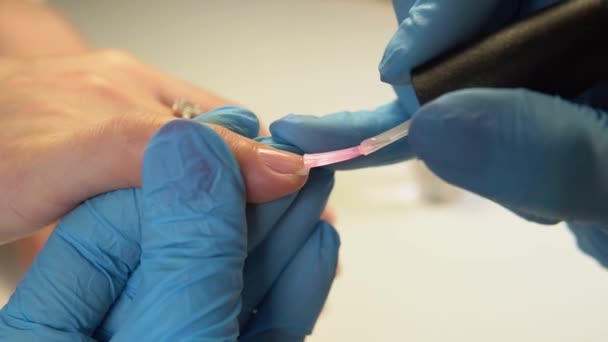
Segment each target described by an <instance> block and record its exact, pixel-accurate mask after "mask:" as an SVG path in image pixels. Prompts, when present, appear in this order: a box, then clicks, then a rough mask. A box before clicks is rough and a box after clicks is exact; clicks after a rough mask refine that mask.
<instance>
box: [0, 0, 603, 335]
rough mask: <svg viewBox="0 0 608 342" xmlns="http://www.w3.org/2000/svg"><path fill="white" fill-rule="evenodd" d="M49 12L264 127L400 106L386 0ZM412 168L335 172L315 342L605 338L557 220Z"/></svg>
mask: <svg viewBox="0 0 608 342" xmlns="http://www.w3.org/2000/svg"><path fill="white" fill-rule="evenodd" d="M52 3H54V4H56V5H57V6H58V7H59V8H61V9H62V10H63V11H64V12H65V13H66V15H67V16H68V17H70V18H72V19H73V20H74V22H75V23H76V24H77V25H78V27H79V28H80V29H81V30H82V32H83V33H84V34H85V36H87V37H88V38H89V39H90V41H91V42H93V44H94V45H96V46H98V47H115V48H120V49H124V50H127V51H130V52H131V53H133V54H135V55H136V56H138V57H139V58H141V59H142V60H144V61H146V62H147V63H150V64H153V65H156V66H157V67H159V68H162V69H163V70H165V71H167V72H168V73H170V74H172V75H175V76H177V77H180V78H183V79H187V80H189V81H191V82H194V83H196V84H198V85H201V86H205V87H207V88H209V89H212V90H214V91H217V92H219V93H221V94H223V95H225V96H227V97H229V98H233V99H235V100H237V101H239V102H240V103H243V104H245V105H247V106H248V107H249V108H251V109H253V110H254V111H255V112H257V113H258V115H259V116H260V117H261V118H262V119H263V120H265V121H266V122H270V121H272V120H273V119H275V118H278V117H280V116H282V115H284V114H287V113H290V112H297V113H307V114H324V113H329V112H332V111H338V110H344V109H360V108H369V107H373V106H375V105H378V104H381V103H384V102H386V101H389V100H391V99H392V98H393V94H392V91H391V90H390V88H388V87H387V86H385V85H382V84H381V83H380V82H379V81H378V73H377V64H378V62H379V60H380V57H381V54H382V51H383V47H384V45H385V43H386V41H387V40H388V38H389V37H390V35H391V34H392V32H393V30H394V29H395V25H396V24H395V20H394V17H393V14H392V10H391V8H390V3H389V2H388V1H380V0H378V1H372V0H367V1H366V0H359V1H347V0H342V1H339V0H325V1H323V0H308V1H296V0H283V1H279V0H277V1H270V0H266V1H255V0H252V1H236V0H214V1H202V0H199V1H196V0H188V1H172V2H169V1H161V0H149V1H120V0H111V1H109V0H106V1H93V0H88V1H84V0H56V1H52ZM411 167H412V166H411V164H407V165H404V164H402V165H397V166H391V167H385V168H379V169H373V170H363V171H355V172H347V173H341V174H339V176H338V181H337V185H336V188H335V191H334V194H333V203H334V206H335V209H336V212H337V215H338V222H337V225H338V227H339V229H340V232H341V237H342V250H341V262H342V273H341V275H340V277H339V278H338V279H337V280H336V282H335V285H334V287H333V289H332V293H331V296H330V299H329V302H328V304H327V307H326V309H325V312H324V313H323V316H322V318H321V319H320V321H319V323H318V325H317V327H316V331H315V333H314V335H313V336H312V337H311V338H310V339H309V340H310V341H424V342H435V341H437V342H438V341H442V342H443V341H467V342H474V341H480V342H481V341H484V342H485V341H496V342H498V341H509V342H511V341H535V342H536V341H552V342H560V341H564V342H565V341H568V342H570V341H578V342H582V341H606V340H608V325H607V324H606V317H608V273H606V272H605V271H604V270H603V269H601V268H600V267H599V266H597V265H596V263H595V262H593V261H592V260H591V259H589V258H587V257H586V256H584V255H582V254H581V253H580V252H579V251H578V250H577V248H576V246H575V242H574V239H573V237H572V236H571V235H570V234H569V232H568V231H567V230H566V229H565V228H564V227H563V226H553V227H543V226H538V225H534V224H530V223H527V222H525V221H523V220H521V219H519V218H517V217H515V216H513V215H511V214H510V213H509V212H507V211H505V210H503V209H501V208H500V207H498V206H496V205H494V204H492V203H489V202H487V201H483V200H481V199H478V198H476V197H474V196H471V195H464V196H462V197H461V199H460V200H458V201H455V202H452V203H451V204H445V205H435V206H430V205H426V204H424V203H421V202H420V201H416V200H413V199H412V198H413V197H414V198H415V196H412V189H413V188H415V184H414V180H413V179H414V177H413V176H412V171H411ZM3 253H4V254H7V253H8V252H7V251H6V248H5V250H4V251H3ZM4 260H5V261H6V260H7V257H6V256H5V257H4ZM5 264H6V262H5ZM0 266H2V267H3V269H2V271H3V273H4V274H5V275H6V273H7V271H6V269H7V267H8V266H6V265H4V264H0ZM4 279H7V278H6V277H5V278H4ZM5 283H6V282H5ZM8 283H9V284H8V285H5V287H6V288H7V291H8V290H10V287H11V285H10V282H8ZM1 288H2V286H0V289H1ZM0 291H1V290H0ZM5 292H6V291H5ZM3 298H5V296H4V297H3ZM3 298H2V297H0V302H2V301H4V299H3Z"/></svg>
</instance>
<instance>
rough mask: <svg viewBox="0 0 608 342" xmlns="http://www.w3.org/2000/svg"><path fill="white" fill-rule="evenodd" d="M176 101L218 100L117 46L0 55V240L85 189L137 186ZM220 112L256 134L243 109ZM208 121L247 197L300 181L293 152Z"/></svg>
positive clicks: (28, 228)
mask: <svg viewBox="0 0 608 342" xmlns="http://www.w3.org/2000/svg"><path fill="white" fill-rule="evenodd" d="M177 99H186V100H189V101H192V102H194V103H196V104H197V105H199V106H200V107H201V108H202V110H203V111H206V110H209V109H211V108H214V107H217V106H219V105H223V104H225V103H226V101H224V100H222V99H220V98H218V97H216V96H214V95H211V94H209V93H207V92H205V91H203V90H201V89H198V88H196V87H194V86H192V85H189V84H186V83H184V82H181V81H178V80H175V79H172V78H170V77H168V76H166V75H163V74H162V73H160V72H158V71H156V70H154V69H152V68H150V67H148V66H146V65H144V64H142V63H140V62H138V61H137V60H136V59H134V58H133V57H131V56H128V55H126V54H124V53H121V52H117V51H95V52H87V53H83V54H79V55H73V56H63V57H44V58H33V59H26V60H24V59H8V58H0V127H2V129H0V160H1V162H0V193H1V194H2V201H0V217H1V218H2V219H1V220H0V242H6V241H10V240H13V239H16V238H18V237H20V236H24V235H27V234H29V233H31V232H32V231H34V230H35V229H37V228H40V227H42V226H44V225H45V224H48V223H51V222H53V221H54V220H57V219H58V218H60V217H61V216H62V215H64V214H65V213H66V212H68V211H69V210H71V209H72V208H74V207H75V206H76V205H78V204H79V203H81V202H82V201H83V200H85V199H87V198H89V197H91V196H94V195H96V194H100V193H103V192H107V191H111V190H115V189H120V188H126V187H136V186H139V185H140V184H141V179H140V175H141V163H142V157H143V150H144V147H145V146H146V145H147V143H148V141H149V139H150V137H151V136H152V135H153V134H154V132H156V130H157V129H158V128H159V127H161V126H162V125H163V124H165V123H167V122H168V121H170V120H173V119H174V117H173V115H172V114H173V111H172V109H171V106H172V104H173V101H175V100H177ZM221 111H222V113H224V114H226V113H227V112H228V113H229V114H230V113H232V115H234V116H239V117H243V116H246V117H249V118H250V120H249V121H250V125H249V127H246V130H247V132H239V133H242V134H245V135H249V136H256V135H257V134H255V133H257V130H258V122H257V119H256V118H255V117H254V116H253V114H251V113H249V112H247V111H243V110H239V109H234V108H223V109H221ZM211 121H212V120H211ZM222 123H223V124H225V122H223V121H222ZM214 128H215V129H216V130H217V131H218V132H219V133H220V135H221V136H222V137H223V138H224V140H225V141H226V142H227V143H228V144H229V145H230V147H231V148H232V151H233V153H234V155H235V156H236V159H237V161H238V162H239V164H240V167H241V170H242V172H243V177H244V179H245V184H246V191H247V198H248V200H249V201H252V202H261V201H268V200H272V199H275V198H278V197H281V196H283V195H286V194H288V193H291V192H293V191H296V190H297V189H299V188H300V187H301V186H302V185H303V184H304V182H305V181H306V176H305V175H303V174H305V173H306V172H305V170H302V164H301V159H300V158H299V157H297V156H294V155H291V154H287V153H280V152H277V151H275V150H272V149H267V148H263V149H262V148H261V146H262V145H261V144H258V143H255V142H253V141H251V140H248V139H245V138H244V137H241V136H239V135H237V134H234V133H232V132H230V131H229V130H227V129H223V128H221V127H214ZM229 128H230V127H229ZM264 151H265V152H264Z"/></svg>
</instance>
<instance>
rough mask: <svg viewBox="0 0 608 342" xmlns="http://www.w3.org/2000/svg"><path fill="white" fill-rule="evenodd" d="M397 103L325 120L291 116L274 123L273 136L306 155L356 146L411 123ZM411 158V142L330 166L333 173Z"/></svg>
mask: <svg viewBox="0 0 608 342" xmlns="http://www.w3.org/2000/svg"><path fill="white" fill-rule="evenodd" d="M409 117H410V114H409V113H407V112H405V111H404V110H403V109H402V107H401V106H400V105H399V103H398V102H396V101H395V102H392V103H389V104H387V105H384V106H381V107H378V108H377V109H375V110H369V111H359V112H340V113H335V114H330V115H326V116H322V117H315V116H306V115H293V114H292V115H288V116H286V117H284V118H282V119H279V120H277V121H275V122H273V123H272V124H271V125H270V132H271V133H272V136H273V138H274V139H275V140H276V141H277V142H279V143H287V144H291V145H294V146H296V147H297V148H298V149H300V150H302V151H304V152H306V153H317V152H326V151H331V150H337V149H342V148H347V147H352V146H356V145H358V144H359V143H361V141H362V140H364V139H367V138H371V137H372V136H374V135H377V134H380V133H382V132H384V131H386V130H388V129H390V128H393V127H394V126H397V125H398V124H400V123H402V122H404V121H406V120H407V119H409ZM410 157H411V152H410V148H409V144H408V140H407V138H406V139H402V140H400V141H397V142H395V143H393V144H391V145H389V146H387V147H385V148H383V149H381V150H379V151H378V152H375V153H373V154H370V155H368V156H362V157H359V158H356V159H353V160H351V161H347V162H343V163H339V164H335V165H330V166H328V168H330V169H334V170H345V169H355V168H362V167H368V166H379V165H385V164H390V163H395V162H399V161H403V160H406V159H408V158H410Z"/></svg>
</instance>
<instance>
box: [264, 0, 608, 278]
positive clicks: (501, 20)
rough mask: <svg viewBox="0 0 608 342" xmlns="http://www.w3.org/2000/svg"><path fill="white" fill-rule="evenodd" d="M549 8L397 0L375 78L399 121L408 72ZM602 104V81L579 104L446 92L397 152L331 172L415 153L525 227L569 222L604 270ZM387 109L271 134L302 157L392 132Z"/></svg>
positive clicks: (513, 94)
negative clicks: (394, 27) (394, 26)
mask: <svg viewBox="0 0 608 342" xmlns="http://www.w3.org/2000/svg"><path fill="white" fill-rule="evenodd" d="M556 2H558V1H556V0H549V1H547V0H544V1H542V0H541V1H507V0H504V1H500V0H483V1H479V0H463V1H452V0H426V1H425V0H418V1H407V0H403V1H399V0H395V1H394V6H395V9H396V12H397V17H398V20H399V22H400V23H401V24H400V27H399V30H398V31H397V33H396V34H395V35H394V36H393V38H392V39H391V41H390V43H389V44H388V47H387V49H386V51H385V55H384V58H383V60H382V62H381V64H380V73H381V77H382V79H383V80H385V81H387V82H389V83H392V84H393V85H394V88H395V90H396V92H397V94H398V97H399V104H400V105H401V108H402V111H401V115H402V117H404V118H406V117H408V115H407V113H413V112H415V111H416V107H417V106H418V103H417V100H416V99H415V96H414V95H413V89H412V87H411V85H410V84H409V83H408V82H409V80H410V77H409V73H410V71H411V69H412V68H413V67H415V66H417V65H420V64H422V63H424V62H425V61H427V60H428V59H429V58H432V57H433V56H436V55H437V54H440V53H441V52H443V51H446V50H447V49H449V48H451V47H453V46H454V45H456V44H459V43H461V42H462V41H465V40H467V39H470V38H472V37H473V36H475V35H476V34H487V33H489V32H491V31H493V30H496V29H498V28H499V27H501V26H503V25H504V24H506V23H508V22H509V21H511V20H514V19H517V18H518V17H520V16H523V15H527V14H530V13H531V12H534V11H536V10H538V9H540V8H542V7H544V6H547V5H550V4H554V3H556ZM556 72H559V70H556ZM606 98H608V85H607V83H606V82H604V83H601V84H598V85H597V86H595V87H594V88H592V89H590V90H589V91H587V92H586V93H585V94H583V95H582V96H581V97H580V98H579V99H578V101H577V102H579V103H578V104H574V103H572V102H568V101H565V100H563V99H559V98H556V97H550V96H547V95H543V94H539V93H534V92H530V91H526V90H512V89H511V90H509V89H503V90H491V89H470V90H463V91H458V92H454V93H451V94H447V95H445V96H443V97H441V98H439V99H437V100H435V101H433V102H431V103H429V104H427V105H426V106H425V107H424V108H422V109H421V110H420V111H418V112H417V113H416V115H415V116H414V118H413V121H412V126H411V130H410V136H409V138H408V139H405V140H403V141H402V142H401V145H400V146H398V147H395V148H399V149H401V150H400V151H397V152H395V151H394V150H392V149H389V148H387V149H386V150H385V151H380V152H377V154H376V155H372V156H370V157H368V158H360V159H357V160H354V161H350V162H347V163H343V164H339V165H337V166H335V168H349V167H362V166H375V165H380V164H382V163H383V161H385V160H391V156H392V157H393V158H394V159H393V160H399V159H406V158H407V157H409V156H410V151H411V150H413V152H414V153H415V154H416V155H417V156H418V157H419V158H421V159H422V160H423V161H425V163H427V165H428V166H429V167H430V169H431V170H432V171H434V172H435V173H436V174H437V175H439V176H440V177H442V178H443V179H445V180H447V181H448V182H450V183H452V184H455V185H457V186H459V187H462V188H465V189H468V190H470V191H473V192H475V193H478V194H480V195H482V196H485V197H487V198H490V199H492V200H493V201H496V202H498V203H500V204H501V205H503V206H505V207H507V208H509V209H510V210H512V211H514V212H515V213H517V214H519V215H520V216H522V217H524V218H526V219H529V220H533V221H536V222H541V223H555V222H559V221H562V220H569V221H571V223H570V227H571V229H572V230H573V232H574V233H575V235H576V236H577V240H578V243H579V246H580V247H581V248H582V249H583V250H584V251H586V252H587V253H588V254H590V255H592V256H594V257H595V258H596V259H598V260H599V261H600V262H601V263H602V264H603V265H604V266H608V210H607V207H606V203H608V176H607V175H608V158H607V157H606V156H607V155H608V132H606V131H605V130H606V128H605V127H606V126H607V125H606V120H607V118H606V112H605V110H606V109H608V101H607V100H606ZM389 106H392V109H390V110H388V113H387V110H386V108H387V107H386V106H385V107H381V108H380V110H376V111H363V112H355V113H338V114H333V115H329V116H326V117H322V118H314V117H306V116H294V115H292V116H288V117H286V118H284V119H282V120H279V121H278V122H275V123H274V124H273V125H272V126H271V132H272V133H273V135H275V136H276V137H278V139H281V141H284V142H287V143H292V144H294V145H296V146H298V147H299V148H301V149H302V150H304V151H307V152H318V151H320V150H322V149H326V150H331V149H334V148H342V147H346V146H348V145H354V144H356V143H358V142H359V141H360V138H361V137H369V136H372V135H375V134H377V133H378V132H379V131H381V130H384V129H387V128H389V127H391V126H392V125H393V124H394V123H395V117H397V116H398V114H397V112H399V109H398V108H396V107H397V105H396V104H392V105H389ZM324 136H338V137H341V138H342V139H341V140H340V141H333V140H330V139H324V138H323V137H324ZM410 148H411V150H410ZM386 154H388V155H386ZM572 222H577V223H572Z"/></svg>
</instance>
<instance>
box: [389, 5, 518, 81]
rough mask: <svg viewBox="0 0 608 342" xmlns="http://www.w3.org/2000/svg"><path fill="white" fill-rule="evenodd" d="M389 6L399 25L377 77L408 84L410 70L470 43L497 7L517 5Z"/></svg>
mask: <svg viewBox="0 0 608 342" xmlns="http://www.w3.org/2000/svg"><path fill="white" fill-rule="evenodd" d="M393 3H394V7H395V10H396V11H397V12H398V13H397V16H398V18H399V19H400V25H399V28H398V30H397V32H396V33H395V34H394V35H393V37H392V38H391V40H390V41H389V43H388V45H387V47H386V50H385V52H384V56H383V57H382V61H381V62H380V67H379V69H380V76H381V79H382V80H383V81H384V82H387V83H391V84H408V83H410V75H409V72H410V71H411V70H412V69H413V68H414V67H416V66H418V65H420V64H421V63H423V62H425V61H427V60H429V59H430V58H432V57H434V56H437V55H438V54H440V53H441V52H443V51H446V50H447V49H449V48H451V47H453V46H455V45H457V44H459V43H462V42H463V41H465V40H467V39H470V38H471V36H473V35H474V34H476V33H478V32H479V31H480V30H481V28H482V27H483V26H484V25H485V24H486V23H487V22H488V19H490V18H491V15H492V14H493V12H494V11H495V10H496V9H497V8H498V6H499V5H500V4H501V3H505V4H511V6H510V7H516V6H517V3H518V1H501V0H481V1H480V0H462V1H453V0H418V1H416V2H415V3H414V4H413V5H412V4H411V3H412V1H399V0H394V1H393ZM406 11H407V12H406ZM512 11H513V10H512V9H511V10H510V12H511V13H512ZM504 12H505V11H503V13H504ZM406 13H407V14H406Z"/></svg>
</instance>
